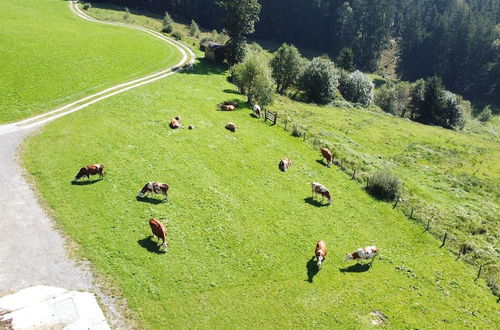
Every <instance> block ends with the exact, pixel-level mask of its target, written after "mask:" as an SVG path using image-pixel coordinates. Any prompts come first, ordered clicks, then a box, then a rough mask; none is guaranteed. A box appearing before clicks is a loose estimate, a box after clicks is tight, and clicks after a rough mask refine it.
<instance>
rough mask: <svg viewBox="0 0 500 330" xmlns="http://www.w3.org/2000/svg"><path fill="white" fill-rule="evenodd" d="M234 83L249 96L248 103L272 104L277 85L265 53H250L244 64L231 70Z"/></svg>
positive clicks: (237, 65) (239, 64)
mask: <svg viewBox="0 0 500 330" xmlns="http://www.w3.org/2000/svg"><path fill="white" fill-rule="evenodd" d="M231 76H232V77H233V82H234V83H235V84H236V85H237V86H238V87H239V89H240V91H241V92H242V93H243V94H245V95H246V96H247V99H248V102H250V103H257V104H259V105H268V104H271V103H272V101H273V97H274V91H275V90H276V84H275V83H274V80H273V78H272V76H271V69H270V68H269V65H268V62H267V59H266V57H265V55H264V53H263V52H258V51H249V52H248V54H247V55H246V56H245V59H244V60H243V62H241V63H238V64H236V65H234V66H233V67H232V68H231Z"/></svg>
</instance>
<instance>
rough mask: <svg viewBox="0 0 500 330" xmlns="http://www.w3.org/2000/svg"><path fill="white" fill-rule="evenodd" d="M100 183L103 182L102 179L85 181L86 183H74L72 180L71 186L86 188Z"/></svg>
mask: <svg viewBox="0 0 500 330" xmlns="http://www.w3.org/2000/svg"><path fill="white" fill-rule="evenodd" d="M99 181H102V179H94V180H84V181H74V180H72V181H71V184H72V185H73V186H86V185H89V184H94V183H96V182H99Z"/></svg>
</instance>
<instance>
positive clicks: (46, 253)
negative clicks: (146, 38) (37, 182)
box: [0, 1, 195, 308]
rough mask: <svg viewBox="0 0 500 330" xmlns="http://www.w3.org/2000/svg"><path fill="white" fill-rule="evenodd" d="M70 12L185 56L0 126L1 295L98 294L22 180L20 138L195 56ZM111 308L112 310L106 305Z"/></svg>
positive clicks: (74, 8)
mask: <svg viewBox="0 0 500 330" xmlns="http://www.w3.org/2000/svg"><path fill="white" fill-rule="evenodd" d="M69 8H70V10H71V11H72V12H73V13H75V14H76V15H78V16H79V17H81V18H83V19H85V20H87V21H91V22H95V23H100V24H110V25H118V26H123V27H127V28H131V29H136V30H140V31H143V32H145V33H148V34H150V35H153V36H154V37H156V38H159V39H161V40H163V41H164V42H166V43H168V44H170V45H173V46H175V47H176V48H177V49H178V50H179V51H180V52H181V53H182V55H183V57H182V60H181V61H180V62H179V63H177V64H176V65H175V66H173V67H169V68H165V69H164V70H161V71H159V72H156V73H153V74H150V75H147V76H145V77H142V78H139V79H135V80H132V81H129V82H125V83H122V84H119V85H116V86H113V87H110V88H107V89H105V90H103V91H101V92H99V93H96V94H93V95H90V96H87V97H85V98H82V99H80V100H77V101H75V102H72V103H70V104H67V105H65V106H63V107H60V108H58V109H55V110H53V111H50V112H47V113H45V114H42V115H38V116H35V117H32V118H28V119H25V120H21V121H19V122H15V123H11V124H6V125H2V126H0V260H1V262H0V296H2V295H4V294H6V293H8V292H12V291H16V290H18V289H22V288H26V287H30V286H33V285H39V284H45V285H50V286H56V287H62V288H66V289H75V290H85V291H92V292H95V293H97V294H98V295H99V296H100V297H101V299H102V300H104V302H105V303H106V300H107V298H106V297H105V296H104V295H102V294H101V293H100V292H99V290H98V289H97V288H96V287H93V284H92V282H93V276H92V274H91V273H90V271H89V270H88V267H86V266H84V265H77V264H76V262H75V261H73V260H71V259H69V258H68V255H67V252H66V250H65V240H64V238H63V236H62V235H61V234H60V233H59V232H58V231H57V230H56V229H54V222H53V220H52V219H50V217H49V216H48V215H47V214H46V212H45V211H44V210H43V208H42V207H41V206H40V205H39V203H38V201H37V198H36V193H35V192H34V191H33V190H32V189H31V186H30V184H29V183H28V182H27V181H26V180H25V178H24V177H23V174H24V171H23V169H22V168H21V167H20V166H19V165H18V163H17V161H16V160H17V157H16V154H17V150H18V148H19V146H20V145H21V143H22V141H23V139H24V138H25V137H26V136H27V135H29V134H31V133H33V132H34V131H36V130H37V129H39V128H40V127H42V126H43V125H44V124H46V123H48V122H50V121H52V120H55V119H57V118H60V117H62V116H65V115H67V114H70V113H72V112H75V111H78V110H81V109H83V108H85V107H87V106H89V105H91V104H94V103H96V102H99V101H100V100H103V99H106V98H108V97H111V96H114V95H117V94H119V93H123V92H125V91H127V90H130V89H132V88H136V87H139V86H143V85H146V84H149V83H151V82H154V81H156V80H159V79H162V78H165V77H167V76H169V75H172V74H174V73H175V72H177V70H175V69H174V68H176V67H179V66H181V65H183V64H185V63H193V62H194V59H195V55H194V53H193V52H192V51H191V50H190V49H189V48H188V47H186V46H185V45H183V44H181V43H180V42H178V41H175V40H173V39H170V38H167V37H165V36H164V35H162V34H161V33H159V32H156V31H153V30H149V29H146V28H142V27H138V26H131V25H126V24H122V23H114V22H104V21H99V20H97V19H94V18H92V17H90V16H88V15H86V14H85V13H83V12H82V11H81V10H80V9H79V8H78V6H77V5H76V4H75V3H74V2H73V1H70V2H69ZM108 307H111V308H112V306H108Z"/></svg>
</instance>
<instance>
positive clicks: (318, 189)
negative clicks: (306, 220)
mask: <svg viewBox="0 0 500 330" xmlns="http://www.w3.org/2000/svg"><path fill="white" fill-rule="evenodd" d="M311 187H312V194H313V198H314V197H315V196H317V195H318V194H320V195H321V201H323V200H324V199H325V197H326V198H327V199H328V204H332V196H331V195H330V191H328V189H326V187H325V186H323V185H322V184H321V183H317V182H313V183H311Z"/></svg>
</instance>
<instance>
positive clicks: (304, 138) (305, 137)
mask: <svg viewBox="0 0 500 330" xmlns="http://www.w3.org/2000/svg"><path fill="white" fill-rule="evenodd" d="M305 140H306V132H304V139H303V141H305Z"/></svg>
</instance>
